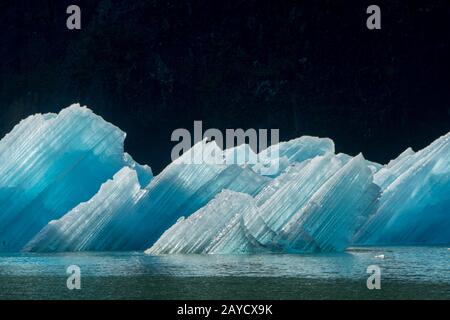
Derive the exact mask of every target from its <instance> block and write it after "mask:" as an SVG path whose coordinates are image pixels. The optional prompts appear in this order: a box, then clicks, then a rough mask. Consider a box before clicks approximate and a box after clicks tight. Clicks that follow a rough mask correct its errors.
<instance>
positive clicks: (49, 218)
mask: <svg viewBox="0 0 450 320" xmlns="http://www.w3.org/2000/svg"><path fill="white" fill-rule="evenodd" d="M124 139H125V133H124V132H122V131H121V130H120V129H119V128H117V127H115V126H114V125H112V124H110V123H108V122H106V121H105V120H103V119H102V118H101V117H99V116H97V115H95V114H94V113H92V111H90V110H89V109H87V108H86V107H80V106H79V105H72V106H70V107H68V108H66V109H63V110H61V112H60V113H59V114H37V115H34V116H30V117H28V118H27V119H25V120H23V121H21V122H20V123H19V124H18V125H17V126H16V127H14V129H13V130H12V131H11V132H10V133H9V134H7V135H6V136H5V137H4V138H3V139H2V140H0V252H1V251H20V250H25V251H37V252H48V251H50V252H51V251H109V250H145V249H147V251H146V252H147V253H149V254H173V253H201V254H238V253H240V254H248V253H255V252H330V251H343V250H345V249H346V248H347V247H348V246H350V245H409V244H424V245H432V244H449V243H450V219H449V211H450V197H449V196H448V195H449V190H450V141H449V140H450V133H447V134H446V135H444V136H443V137H441V138H439V139H437V140H436V141H434V142H433V143H431V144H430V145H429V146H428V147H426V148H424V149H423V150H421V151H418V152H414V151H413V150H412V149H410V148H408V149H407V150H405V152H403V153H402V154H401V155H399V156H398V157H397V158H396V159H394V160H392V161H390V162H389V163H388V164H386V165H384V166H383V165H380V164H378V163H375V162H371V161H368V160H366V159H364V157H363V156H362V155H358V156H356V157H352V156H349V155H346V154H343V153H340V154H335V149H334V143H333V141H332V140H330V139H326V138H317V137H308V136H304V137H301V138H298V139H294V140H291V141H288V142H281V143H279V144H276V145H273V146H271V147H269V148H268V149H266V150H263V151H261V152H259V153H258V154H257V153H255V152H254V151H253V150H251V148H250V147H249V146H248V145H246V144H242V145H240V146H237V147H234V148H230V149H227V150H221V149H220V148H219V147H218V146H217V145H216V143H215V142H207V141H206V140H204V141H201V142H199V143H197V144H195V145H194V146H193V147H192V148H191V149H190V150H189V151H188V152H186V153H184V154H183V155H182V156H181V157H180V158H178V159H177V160H175V161H174V162H172V163H171V164H169V165H168V166H167V167H166V168H165V169H164V170H163V171H162V172H161V173H160V174H158V175H157V176H156V177H153V173H152V170H151V168H150V167H149V166H146V165H140V164H138V163H136V162H135V161H134V160H133V159H132V157H131V156H130V155H129V154H127V153H125V152H124V150H123V142H124ZM155 152H156V151H155Z"/></svg>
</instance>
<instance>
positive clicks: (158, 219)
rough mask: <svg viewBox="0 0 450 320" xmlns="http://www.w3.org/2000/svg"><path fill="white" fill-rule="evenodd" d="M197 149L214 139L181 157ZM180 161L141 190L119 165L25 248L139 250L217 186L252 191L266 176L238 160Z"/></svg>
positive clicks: (205, 147) (208, 145)
mask: <svg viewBox="0 0 450 320" xmlns="http://www.w3.org/2000/svg"><path fill="white" fill-rule="evenodd" d="M199 150H202V151H203V152H206V153H205V154H204V155H206V154H208V155H209V154H210V151H214V150H215V151H218V149H216V145H215V143H214V142H211V143H206V142H205V141H202V142H199V143H198V144H196V145H195V146H194V147H193V148H192V150H191V151H190V152H187V153H186V154H185V157H191V156H193V155H194V154H195V152H197V151H199ZM220 152H221V151H220ZM185 160H186V158H184V159H182V158H179V159H177V160H176V161H174V162H173V163H172V164H170V165H169V166H168V167H167V168H166V169H164V170H163V171H162V172H161V173H160V174H159V175H158V176H156V177H155V178H154V179H153V180H152V181H151V182H150V184H149V185H148V186H147V187H146V188H145V189H140V184H139V181H138V176H137V174H136V172H135V171H134V170H132V169H130V168H124V169H122V170H121V171H120V172H119V173H118V174H117V175H116V176H115V177H114V179H113V180H111V181H108V182H107V183H105V184H104V185H103V186H102V188H101V189H100V191H99V192H98V193H97V194H96V195H95V196H94V197H93V198H92V199H91V200H90V201H89V202H87V203H82V204H80V205H79V206H77V207H76V208H74V209H73V210H72V211H71V212H69V213H68V214H67V215H65V216H64V217H62V218H61V219H59V220H58V221H52V222H51V223H50V224H49V225H48V226H47V227H45V228H44V229H43V230H42V231H41V232H40V233H39V234H38V235H37V236H36V237H35V238H34V239H33V240H32V241H31V242H30V243H28V245H27V246H26V247H25V250H27V251H86V250H90V251H99V250H101V251H109V250H144V249H146V248H148V247H149V246H150V245H152V244H153V243H154V242H155V241H156V240H157V239H158V238H159V237H160V236H161V234H162V233H163V232H164V231H165V230H166V229H167V228H169V227H170V226H171V225H172V224H173V223H175V222H176V221H177V219H178V218H179V217H180V216H189V215H190V214H191V213H193V212H195V211H196V210H198V209H200V208H201V207H203V206H204V205H205V204H207V203H208V202H209V201H210V200H211V199H212V198H214V196H215V195H217V194H218V193H220V192H221V191H222V190H223V189H225V188H227V189H230V190H234V191H239V192H243V193H248V194H251V195H254V194H256V193H258V192H259V190H261V188H263V187H264V186H265V185H266V184H267V183H268V181H269V180H270V179H269V178H266V177H263V176H260V175H258V174H256V173H255V172H253V171H251V170H250V169H249V168H243V167H240V166H238V165H224V164H184V163H183V162H184V161H185Z"/></svg>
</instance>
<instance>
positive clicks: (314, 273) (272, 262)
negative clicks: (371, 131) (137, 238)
mask: <svg viewBox="0 0 450 320" xmlns="http://www.w3.org/2000/svg"><path fill="white" fill-rule="evenodd" d="M382 255H383V256H384V257H382ZM449 262H450V250H449V249H448V248H447V247H389V248H353V249H351V250H349V251H348V252H346V253H341V254H314V255H278V254H277V255H275V254H274V255H251V256H199V255H191V256H186V255H174V256H147V255H144V254H143V253H141V252H120V253H110V252H107V253H58V254H30V253H26V254H0V299H450V268H449V267H450V264H449ZM70 265H77V266H79V267H80V269H81V290H68V289H67V286H66V280H67V277H68V275H67V274H66V269H67V267H68V266H70ZM369 265H378V266H379V267H380V268H381V289H380V290H368V289H367V286H366V280H367V278H368V277H369V274H367V273H366V270H367V267H368V266H369Z"/></svg>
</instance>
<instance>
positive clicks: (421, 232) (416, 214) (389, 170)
mask: <svg viewBox="0 0 450 320" xmlns="http://www.w3.org/2000/svg"><path fill="white" fill-rule="evenodd" d="M375 182H376V183H377V184H378V185H380V186H381V187H382V189H383V194H382V196H381V198H380V201H379V202H380V204H379V207H380V208H379V210H378V211H377V213H376V214H375V215H373V216H372V217H371V218H370V219H369V221H368V222H367V223H366V224H365V225H364V226H363V228H361V230H359V232H358V234H357V235H356V236H355V243H360V244H368V245H371V244H388V245H389V244H392V245H400V244H448V243H450V133H447V134H446V135H445V136H442V137H440V138H439V139H437V140H436V141H434V142H433V143H432V144H430V145H429V146H428V147H426V148H424V149H423V150H421V151H419V152H417V153H414V152H413V151H412V150H411V149H407V150H406V151H405V152H403V153H402V154H401V155H400V156H399V157H398V158H397V159H395V160H393V161H391V162H390V163H389V164H388V165H387V166H385V167H384V168H382V169H381V170H380V171H378V172H377V173H376V174H375Z"/></svg>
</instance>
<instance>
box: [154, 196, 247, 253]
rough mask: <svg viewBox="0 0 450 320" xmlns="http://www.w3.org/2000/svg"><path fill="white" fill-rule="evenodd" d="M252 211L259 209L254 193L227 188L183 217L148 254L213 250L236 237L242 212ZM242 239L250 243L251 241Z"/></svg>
mask: <svg viewBox="0 0 450 320" xmlns="http://www.w3.org/2000/svg"><path fill="white" fill-rule="evenodd" d="M249 210H256V206H255V204H254V199H253V198H252V197H251V196H249V195H246V194H243V193H238V192H233V191H229V190H224V191H222V192H221V193H220V194H218V195H217V196H216V197H215V198H214V199H213V200H211V201H210V202H209V203H208V204H207V205H206V206H204V207H203V208H201V209H200V210H198V211H197V212H196V213H195V214H193V215H191V216H190V217H188V218H184V217H181V218H180V219H179V220H178V221H177V222H176V223H175V224H174V225H173V226H172V227H170V228H169V229H168V230H167V231H166V232H164V234H163V235H162V236H161V238H160V239H159V240H158V241H157V242H156V243H155V244H154V245H153V246H152V247H151V248H150V249H148V250H147V251H146V253H148V254H174V253H180V254H190V253H196V254H206V253H211V252H212V250H214V247H215V246H217V245H218V244H220V243H221V242H222V241H223V239H224V238H232V239H234V238H235V237H236V235H232V234H230V233H233V231H234V230H235V229H236V227H237V229H239V228H240V227H241V225H240V224H241V220H242V215H243V213H244V212H248V211H249ZM241 240H242V241H241V245H242V246H246V245H247V243H248V241H246V239H245V238H243V239H241ZM241 252H242V251H241ZM234 253H238V252H237V251H236V250H234Z"/></svg>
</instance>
